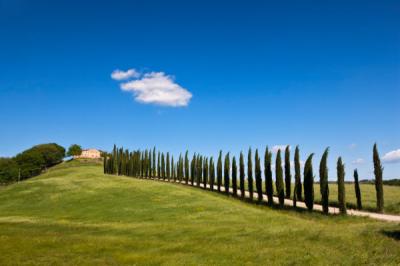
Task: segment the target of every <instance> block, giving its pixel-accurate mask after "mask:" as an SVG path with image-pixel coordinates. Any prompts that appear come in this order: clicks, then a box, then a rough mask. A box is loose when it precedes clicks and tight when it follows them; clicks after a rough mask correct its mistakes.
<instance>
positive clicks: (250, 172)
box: [247, 148, 254, 200]
mask: <svg viewBox="0 0 400 266" xmlns="http://www.w3.org/2000/svg"><path fill="white" fill-rule="evenodd" d="M247 182H248V187H249V194H250V200H253V192H254V189H253V163H252V158H251V148H249V152H248V154H247Z"/></svg>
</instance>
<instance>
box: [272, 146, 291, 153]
mask: <svg viewBox="0 0 400 266" xmlns="http://www.w3.org/2000/svg"><path fill="white" fill-rule="evenodd" d="M286 146H287V145H275V146H273V147H272V152H273V153H277V152H278V150H281V152H284V151H285V149H286ZM289 149H290V146H289Z"/></svg>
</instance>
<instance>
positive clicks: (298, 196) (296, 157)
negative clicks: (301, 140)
mask: <svg viewBox="0 0 400 266" xmlns="http://www.w3.org/2000/svg"><path fill="white" fill-rule="evenodd" d="M294 179H295V180H294V183H295V191H294V193H295V194H296V197H293V198H294V202H295V201H296V200H299V201H302V200H303V197H302V185H301V170H300V151H299V146H296V150H295V151H294Z"/></svg>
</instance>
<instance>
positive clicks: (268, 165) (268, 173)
mask: <svg viewBox="0 0 400 266" xmlns="http://www.w3.org/2000/svg"><path fill="white" fill-rule="evenodd" d="M264 172H265V192H266V194H267V197H268V204H269V205H272V204H273V203H274V196H273V195H274V185H273V181H272V153H271V152H270V151H268V147H266V148H265V156H264Z"/></svg>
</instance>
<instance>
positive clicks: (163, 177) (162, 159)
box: [161, 153, 165, 180]
mask: <svg viewBox="0 0 400 266" xmlns="http://www.w3.org/2000/svg"><path fill="white" fill-rule="evenodd" d="M161 177H162V179H163V180H165V156H164V153H161Z"/></svg>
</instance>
